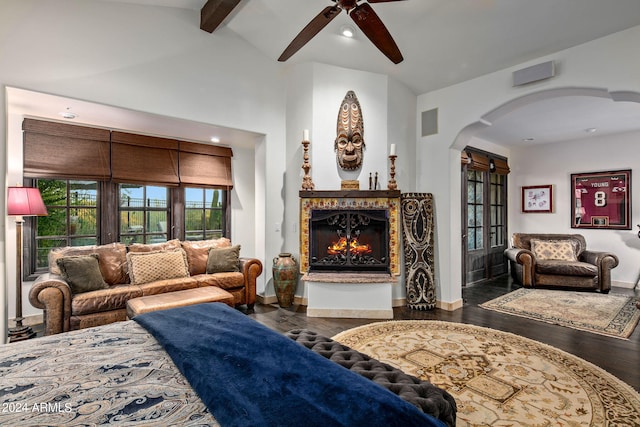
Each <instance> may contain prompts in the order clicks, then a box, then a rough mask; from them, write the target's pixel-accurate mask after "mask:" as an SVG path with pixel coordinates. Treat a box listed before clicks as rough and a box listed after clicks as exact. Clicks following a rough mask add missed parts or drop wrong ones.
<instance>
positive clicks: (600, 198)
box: [571, 169, 631, 230]
mask: <svg viewBox="0 0 640 427" xmlns="http://www.w3.org/2000/svg"><path fill="white" fill-rule="evenodd" d="M571 212H572V218H571V228H601V229H607V230H612V229H614V230H631V222H630V219H631V170H630V169H626V170H618V171H612V172H591V173H573V174H571Z"/></svg>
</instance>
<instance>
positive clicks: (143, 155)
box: [111, 131, 180, 186]
mask: <svg viewBox="0 0 640 427" xmlns="http://www.w3.org/2000/svg"><path fill="white" fill-rule="evenodd" d="M111 142H112V146H111V150H112V151H111V177H112V179H113V181H115V182H127V183H129V182H130V183H140V184H162V185H166V186H178V185H179V184H180V177H179V176H178V141H177V140H174V139H167V138H158V137H154V136H146V135H138V134H133V133H126V132H117V131H113V132H111Z"/></svg>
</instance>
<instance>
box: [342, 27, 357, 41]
mask: <svg viewBox="0 0 640 427" xmlns="http://www.w3.org/2000/svg"><path fill="white" fill-rule="evenodd" d="M340 34H341V35H342V36H343V37H347V38H353V36H354V35H355V34H356V30H355V28H353V27H352V26H351V25H343V26H342V27H340Z"/></svg>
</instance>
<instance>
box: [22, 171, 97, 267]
mask: <svg viewBox="0 0 640 427" xmlns="http://www.w3.org/2000/svg"><path fill="white" fill-rule="evenodd" d="M35 185H37V187H38V188H39V189H40V193H41V194H42V200H43V201H44V204H45V205H46V207H47V211H48V212H49V215H48V216H44V217H38V218H36V219H35V221H36V226H35V229H36V236H35V254H33V255H34V256H33V257H32V259H33V260H34V261H35V262H32V263H30V264H31V266H32V268H35V269H41V268H46V267H47V265H48V260H47V257H48V253H49V250H51V249H52V248H56V247H61V246H80V245H95V244H97V242H98V236H99V231H100V230H99V224H100V220H99V212H100V211H99V209H98V201H99V199H100V198H99V191H98V182H97V181H74V180H65V179H62V180H55V179H39V180H37V181H36V183H35ZM27 265H29V264H27Z"/></svg>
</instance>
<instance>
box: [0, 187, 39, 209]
mask: <svg viewBox="0 0 640 427" xmlns="http://www.w3.org/2000/svg"><path fill="white" fill-rule="evenodd" d="M7 215H21V216H45V215H47V208H46V207H45V205H44V202H43V201H42V197H41V196H40V190H38V189H37V188H31V187H9V194H8V196H7Z"/></svg>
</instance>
